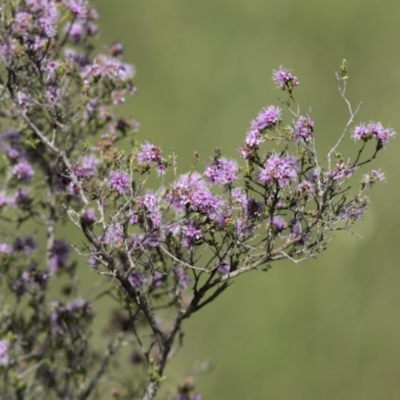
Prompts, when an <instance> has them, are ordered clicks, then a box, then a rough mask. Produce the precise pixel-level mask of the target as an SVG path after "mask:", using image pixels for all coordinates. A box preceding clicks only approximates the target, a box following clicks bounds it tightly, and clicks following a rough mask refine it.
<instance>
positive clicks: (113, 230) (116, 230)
mask: <svg viewBox="0 0 400 400" xmlns="http://www.w3.org/2000/svg"><path fill="white" fill-rule="evenodd" d="M123 239H124V232H123V230H122V227H121V225H109V226H108V227H107V229H106V231H105V232H104V235H103V240H102V241H103V243H104V244H110V243H118V242H121V241H122V240H123Z"/></svg>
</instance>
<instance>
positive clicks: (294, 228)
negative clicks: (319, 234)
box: [289, 218, 310, 246]
mask: <svg viewBox="0 0 400 400" xmlns="http://www.w3.org/2000/svg"><path fill="white" fill-rule="evenodd" d="M289 227H290V231H291V236H292V238H293V239H298V240H297V242H296V245H298V246H304V245H305V244H306V243H307V241H308V240H309V238H310V235H309V234H305V233H303V232H302V229H301V223H300V222H299V221H297V220H296V218H292V219H291V220H290V222H289Z"/></svg>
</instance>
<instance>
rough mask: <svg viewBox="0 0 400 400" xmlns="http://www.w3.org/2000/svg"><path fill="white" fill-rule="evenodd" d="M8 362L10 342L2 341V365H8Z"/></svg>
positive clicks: (0, 351)
mask: <svg viewBox="0 0 400 400" xmlns="http://www.w3.org/2000/svg"><path fill="white" fill-rule="evenodd" d="M8 362H9V358H8V342H7V340H0V365H7V364H8Z"/></svg>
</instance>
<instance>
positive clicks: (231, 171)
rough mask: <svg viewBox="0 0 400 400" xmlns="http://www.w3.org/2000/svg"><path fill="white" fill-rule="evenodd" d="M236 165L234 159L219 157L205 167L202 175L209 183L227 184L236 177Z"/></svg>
mask: <svg viewBox="0 0 400 400" xmlns="http://www.w3.org/2000/svg"><path fill="white" fill-rule="evenodd" d="M238 169H239V168H238V165H237V162H236V161H235V160H228V159H226V158H223V157H220V158H216V159H214V161H213V162H212V163H211V164H210V165H209V166H208V167H207V169H206V171H205V173H204V175H205V176H206V177H207V178H208V180H209V182H210V183H213V184H218V185H228V184H231V183H233V182H235V181H236V180H237V178H238Z"/></svg>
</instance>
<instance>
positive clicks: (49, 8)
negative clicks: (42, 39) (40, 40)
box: [39, 1, 60, 38]
mask: <svg viewBox="0 0 400 400" xmlns="http://www.w3.org/2000/svg"><path fill="white" fill-rule="evenodd" d="M59 17H60V14H59V12H58V9H57V6H56V4H54V2H52V1H49V2H47V5H46V7H44V8H43V9H42V16H41V18H40V19H39V25H40V27H41V28H42V31H43V33H44V35H45V36H47V37H48V38H52V37H54V36H56V33H57V22H58V19H59Z"/></svg>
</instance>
